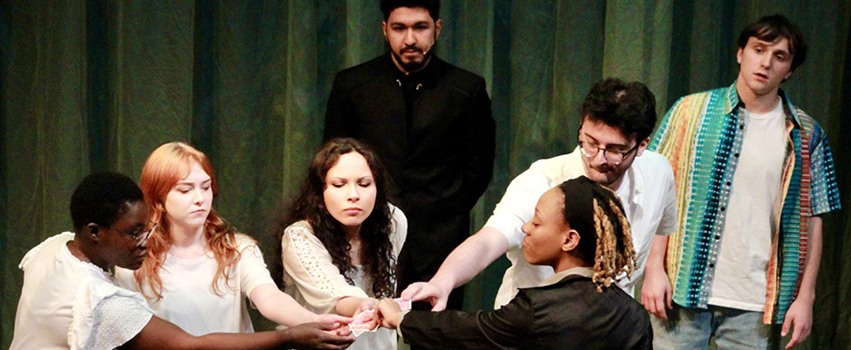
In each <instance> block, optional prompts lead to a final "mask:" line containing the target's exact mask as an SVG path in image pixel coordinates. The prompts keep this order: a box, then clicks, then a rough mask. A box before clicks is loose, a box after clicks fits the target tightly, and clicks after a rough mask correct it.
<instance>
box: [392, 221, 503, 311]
mask: <svg viewBox="0 0 851 350" xmlns="http://www.w3.org/2000/svg"><path fill="white" fill-rule="evenodd" d="M507 250H508V240H507V239H506V238H505V236H503V234H502V233H501V232H499V230H497V229H495V228H493V227H490V226H485V227H483V228H482V229H481V230H479V232H477V233H476V234H474V235H472V236H470V237H469V238H467V240H465V241H464V243H461V245H459V246H458V247H457V248H455V250H453V251H452V253H450V254H449V256H448V257H447V258H446V260H445V261H443V264H441V265H440V269H439V270H437V273H436V274H435V275H434V277H432V279H431V280H430V281H429V282H427V283H424V282H418V283H414V284H411V285H410V286H408V288H407V289H405V290H404V291H402V298H405V299H411V300H414V301H419V300H428V301H429V302H430V303H431V305H432V310H433V311H440V310H443V309H445V308H446V300H447V299H448V298H449V292H451V291H452V289H454V288H456V287H458V286H461V285H463V284H465V283H467V282H469V281H470V280H471V279H473V277H475V276H476V275H477V274H478V273H479V272H482V270H484V269H485V268H486V267H487V266H488V265H490V264H491V263H492V262H494V260H496V259H497V258H498V257H499V256H500V255H502V254H505V252H506V251H507Z"/></svg>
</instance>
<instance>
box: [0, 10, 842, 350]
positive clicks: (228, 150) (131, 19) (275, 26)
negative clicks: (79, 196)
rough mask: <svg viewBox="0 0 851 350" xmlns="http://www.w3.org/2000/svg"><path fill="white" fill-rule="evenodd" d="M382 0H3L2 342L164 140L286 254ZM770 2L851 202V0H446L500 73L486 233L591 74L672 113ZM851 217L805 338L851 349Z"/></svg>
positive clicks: (569, 134)
mask: <svg viewBox="0 0 851 350" xmlns="http://www.w3.org/2000/svg"><path fill="white" fill-rule="evenodd" d="M377 2H378V1H377V0H345V1H342V0H321V1H319V0H288V1H272V0H266V1H262V0H258V1H239V2H237V1H206V0H205V1H173V0H151V1H106V0H90V1H82V0H78V1H73V0H69V1H61V0H60V1H52V0H0V138H2V141H1V142H0V252H2V254H0V274H2V275H0V281H2V285H0V298H1V299H2V302H0V327H1V328H2V332H0V346H2V347H4V348H5V347H8V346H9V344H10V342H11V337H12V331H13V325H14V316H15V310H16V306H17V301H18V297H19V293H20V287H21V283H22V273H21V271H20V270H19V269H18V268H17V265H18V263H19V262H20V260H21V258H22V257H23V255H24V253H26V251H27V250H29V249H30V248H31V247H33V246H35V245H36V244H38V243H39V242H41V241H42V240H43V239H45V238H46V237H49V236H51V235H54V234H56V233H59V232H61V231H63V230H71V221H70V219H69V214H68V202H69V198H70V195H71V192H72V191H73V189H74V186H75V185H76V184H77V182H78V181H80V180H81V179H82V178H83V177H84V176H85V175H86V174H88V173H90V172H92V171H99V170H113V171H119V172H122V173H125V174H128V175H130V176H132V177H138V174H139V172H140V170H141V168H142V165H143V162H144V160H145V159H146V157H147V155H148V154H149V153H150V152H151V151H152V150H153V149H154V148H156V147H157V146H158V145H160V144H162V143H164V142H167V141H172V140H184V141H189V142H191V143H192V144H194V145H196V146H197V147H198V148H199V149H201V150H202V151H204V152H206V153H207V154H208V155H209V156H210V158H211V159H212V161H213V165H214V166H215V168H216V171H217V176H218V179H219V181H220V185H221V186H220V187H221V194H220V196H219V197H218V198H217V199H216V203H215V206H216V208H217V209H218V210H219V211H220V213H221V214H222V215H223V216H224V217H225V218H227V219H228V220H229V221H230V222H231V223H232V224H234V225H235V226H236V227H238V228H239V229H240V230H241V231H243V232H246V233H248V234H251V235H253V236H255V237H256V238H257V239H258V240H259V241H260V243H261V245H263V248H264V251H265V252H267V256H266V261H267V263H271V261H272V259H274V258H275V257H274V256H271V255H270V254H271V248H272V247H271V239H270V238H269V231H270V228H271V226H272V224H273V223H274V221H275V218H276V215H277V212H278V210H280V207H281V203H283V202H284V201H285V200H287V199H288V198H290V196H292V195H293V193H294V191H295V190H296V188H297V187H298V183H299V182H300V181H301V179H302V176H303V175H304V173H305V169H306V166H307V163H308V160H309V159H310V157H311V156H312V154H313V152H314V150H315V149H316V148H317V147H318V146H319V143H320V141H321V133H322V120H323V114H324V110H325V102H326V99H327V95H328V92H329V90H330V87H331V82H332V80H333V77H334V74H335V72H337V71H339V70H341V69H343V68H346V67H350V66H352V65H355V64H357V63H360V62H363V61H366V60H367V59H369V58H372V57H374V56H376V55H379V54H381V53H383V52H385V50H386V49H385V46H384V42H383V37H382V36H381V33H380V22H381V20H382V16H381V13H380V11H379V9H378V4H377ZM773 13H782V14H785V15H787V16H788V17H790V18H791V19H792V20H793V21H794V22H796V23H798V24H799V25H800V26H801V29H802V30H803V32H804V35H805V36H806V38H807V40H808V41H809V44H810V53H809V56H808V59H807V62H806V63H805V64H804V65H803V66H802V67H801V68H799V69H798V71H797V72H795V74H794V75H793V77H792V78H791V79H790V80H789V81H788V82H786V83H785V84H784V86H783V87H784V89H785V90H786V91H787V92H788V93H789V96H791V98H792V100H793V102H795V103H796V104H798V105H800V106H801V107H802V108H804V109H805V110H807V111H808V112H809V113H810V114H811V115H813V116H814V117H815V118H816V119H817V120H818V121H819V122H820V123H821V124H822V126H823V127H824V128H825V129H826V130H827V132H828V135H829V138H830V142H831V144H832V145H831V146H832V147H833V151H834V156H835V158H836V164H837V167H838V169H837V170H838V176H839V184H840V189H841V190H842V200H843V202H844V204H845V206H846V207H849V206H851V196H849V193H851V191H850V188H851V172H849V170H851V169H849V166H848V163H849V161H851V143H849V142H848V141H847V140H846V139H844V137H843V136H842V135H843V132H842V130H848V129H847V128H849V127H851V121H849V120H848V118H847V115H849V114H851V69H849V68H851V41H849V38H851V28H849V24H851V4H849V3H848V2H847V1H828V0H825V1H806V2H805V1H796V0H761V1H759V0H758V1H734V0H721V1H706V0H702V1H700V0H697V1H691V0H682V1H680V0H676V1H675V0H657V1H633V0H609V1H605V0H582V1H579V0H575V1H569V0H562V1H545V0H479V1H468V0H444V2H443V8H442V11H441V14H442V18H443V20H444V22H445V25H444V28H445V29H444V33H443V36H442V37H441V39H440V40H439V41H438V44H437V47H436V52H437V54H438V55H440V56H441V57H443V58H445V59H446V60H448V61H449V62H452V63H455V64H457V65H459V66H461V67H464V68H466V69H468V70H471V71H473V72H476V73H478V74H480V75H482V76H484V77H485V79H486V80H487V82H488V88H489V91H490V96H491V98H492V100H493V111H494V118H495V119H496V121H497V159H496V164H495V175H494V179H493V181H492V182H491V185H490V188H489V190H488V192H487V193H486V194H485V196H484V197H483V198H482V200H481V201H480V202H479V204H478V206H477V207H476V209H475V210H474V212H473V213H472V214H471V215H472V216H473V224H472V227H471V230H472V231H475V230H477V229H478V228H480V227H481V225H482V224H483V223H484V221H485V220H486V219H487V217H488V215H489V213H490V212H491V211H492V210H493V207H494V205H495V204H496V202H497V201H498V200H499V198H500V197H501V195H502V193H503V191H504V189H505V188H506V186H507V185H508V182H509V181H510V180H511V179H512V178H513V177H514V176H516V175H517V174H519V173H520V172H521V171H523V170H525V169H526V168H527V167H528V166H529V164H531V163H532V162H533V161H534V160H537V159H540V158H546V157H551V156H555V155H558V154H562V153H566V152H568V151H570V150H571V149H572V148H573V147H575V144H576V142H575V135H576V132H577V127H578V124H579V122H578V118H577V117H578V116H577V114H578V113H577V110H578V108H579V105H580V104H581V101H582V99H583V97H584V94H585V93H586V92H587V91H588V89H589V88H590V87H591V85H592V84H593V83H595V82H597V81H599V80H600V79H602V78H604V77H611V76H614V77H621V78H624V79H627V80H640V81H643V82H645V83H646V84H647V85H648V86H650V88H651V90H653V92H654V93H655V94H656V98H657V101H658V111H659V113H664V112H665V110H666V109H667V108H668V107H669V106H670V105H671V104H672V103H673V102H674V101H675V100H676V99H677V98H678V97H680V96H683V95H685V94H688V93H691V92H696V91H701V90H705V89H709V88H715V87H720V86H727V85H728V84H730V83H732V81H733V80H734V79H735V76H736V73H737V71H738V67H737V64H736V61H735V46H736V43H735V41H736V37H737V35H738V32H739V31H740V30H741V29H742V28H743V27H744V26H745V25H746V24H747V23H749V22H751V21H753V20H755V19H757V18H759V17H760V16H763V15H767V14H773ZM846 213H848V209H845V210H842V211H840V212H839V213H834V214H831V215H828V216H827V217H826V218H825V233H824V235H825V240H824V256H823V258H822V265H821V273H820V275H819V279H818V292H817V299H816V304H815V312H814V317H815V324H814V329H813V335H812V338H811V341H810V342H809V343H807V344H806V346H805V347H807V346H808V347H810V348H820V349H851V312H849V309H848V305H849V304H851V257H849V256H851V254H849V253H851V237H849V233H851V218H849V217H848V216H847V215H846ZM505 266H506V263H505V261H500V263H499V264H496V265H495V266H492V267H491V268H489V269H488V270H486V271H485V273H484V274H482V276H480V277H479V278H477V279H476V280H475V281H474V282H472V283H471V284H470V285H469V288H468V294H467V295H468V296H469V298H468V307H469V308H488V307H489V306H490V305H491V303H492V300H493V296H494V294H495V290H496V288H497V286H498V285H499V283H500V280H501V273H502V270H503V269H504V268H505ZM270 326H271V325H269V324H268V322H262V321H259V322H258V324H257V328H260V329H266V328H268V327H270Z"/></svg>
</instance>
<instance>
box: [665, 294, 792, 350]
mask: <svg viewBox="0 0 851 350" xmlns="http://www.w3.org/2000/svg"><path fill="white" fill-rule="evenodd" d="M650 321H651V323H652V325H653V348H654V349H656V350H660V349H661V350H680V349H707V348H709V343H710V340H714V341H715V345H716V346H717V348H718V349H760V350H763V349H772V348H774V347H776V346H777V344H778V338H779V332H778V331H776V330H777V329H779V328H777V327H774V326H772V325H768V324H764V323H762V312H756V311H745V310H738V309H731V308H726V307H720V306H712V305H710V306H709V308H708V309H697V308H685V307H681V306H679V305H676V304H675V305H674V309H673V310H668V320H667V321H663V320H661V319H659V318H657V317H656V316H653V315H650Z"/></svg>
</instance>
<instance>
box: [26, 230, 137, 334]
mask: <svg viewBox="0 0 851 350" xmlns="http://www.w3.org/2000/svg"><path fill="white" fill-rule="evenodd" d="M73 239H74V233H71V232H63V233H61V234H58V235H56V236H53V237H50V238H48V239H47V240H45V241H44V242H42V243H41V244H39V245H38V246H36V247H35V248H33V249H31V250H30V251H29V252H28V253H27V254H26V255H25V256H24V258H23V260H21V264H20V265H19V267H20V268H21V269H22V270H24V286H23V288H22V290H21V299H20V301H19V302H18V312H17V314H16V315H15V334H14V337H13V339H12V345H11V348H10V349H12V350H18V349H49V350H55V349H72V350H73V349H93V350H100V349H114V348H116V347H119V346H121V345H122V344H124V343H125V342H127V341H129V340H130V339H133V337H135V336H136V335H137V334H139V332H140V331H142V329H143V328H144V327H145V326H146V325H147V324H148V321H150V319H151V317H152V316H153V311H151V310H150V309H149V308H148V306H147V305H146V303H145V300H144V299H143V298H142V296H141V295H139V294H138V293H135V292H132V291H129V290H126V289H124V288H120V287H118V286H116V285H115V284H114V280H113V278H112V275H110V274H109V273H107V272H105V271H103V270H101V269H100V268H99V267H97V266H95V265H93V264H91V263H89V262H84V261H81V260H79V259H77V257H75V256H74V255H73V254H71V251H70V250H68V247H67V243H68V242H69V241H71V240H73Z"/></svg>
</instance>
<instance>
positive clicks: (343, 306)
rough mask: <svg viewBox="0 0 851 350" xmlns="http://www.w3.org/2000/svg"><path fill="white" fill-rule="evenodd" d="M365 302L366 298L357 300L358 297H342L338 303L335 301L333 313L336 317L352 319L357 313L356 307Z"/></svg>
mask: <svg viewBox="0 0 851 350" xmlns="http://www.w3.org/2000/svg"><path fill="white" fill-rule="evenodd" d="M365 300H367V299H366V298H358V297H343V298H341V299H340V300H339V301H337V305H336V306H335V307H334V312H336V313H337V315H342V316H347V317H352V316H354V315H355V312H357V310H358V307H360V305H361V304H362V303H363V302H364V301H365Z"/></svg>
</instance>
